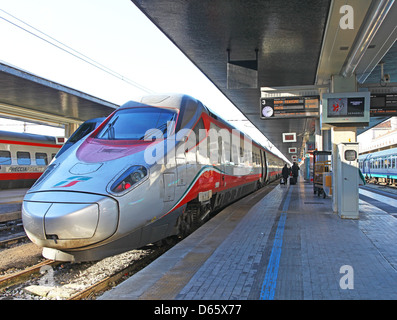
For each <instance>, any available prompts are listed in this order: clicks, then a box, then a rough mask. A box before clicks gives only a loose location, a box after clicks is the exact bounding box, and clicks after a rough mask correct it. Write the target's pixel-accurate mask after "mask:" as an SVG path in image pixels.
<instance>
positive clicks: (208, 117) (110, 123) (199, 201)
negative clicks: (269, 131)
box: [22, 95, 284, 261]
mask: <svg viewBox="0 0 397 320" xmlns="http://www.w3.org/2000/svg"><path fill="white" fill-rule="evenodd" d="M283 165H284V162H283V161H282V160H281V159H280V158H279V157H277V156H275V155H274V154H272V153H271V152H269V151H268V150H267V149H265V148H263V147H262V146H260V145H259V144H257V143H255V142H253V141H251V140H249V139H248V138H247V137H244V135H243V134H242V133H241V132H239V131H238V130H236V129H234V128H233V127H231V126H230V125H229V124H228V123H226V122H225V121H224V120H222V119H221V118H220V117H219V116H217V115H215V114H214V113H212V112H211V111H210V110H209V109H207V107H205V106H204V105H203V104H202V103H201V102H200V101H198V100H196V99H194V98H192V97H189V96H187V95H154V96H148V97H144V98H143V99H142V101H141V102H140V103H138V102H133V101H130V102H127V103H126V104H124V105H123V106H121V107H120V108H119V109H117V110H116V111H115V112H113V113H112V114H111V115H110V116H109V117H108V118H107V119H106V120H105V121H104V122H103V123H102V124H101V125H100V126H99V127H98V128H97V129H95V130H94V131H93V132H92V133H91V134H89V135H87V136H86V137H85V138H83V139H81V140H80V141H78V142H76V143H75V144H74V145H72V146H71V147H69V149H68V150H66V151H65V152H64V153H62V154H61V155H60V156H57V158H56V159H55V160H54V162H53V163H52V164H51V165H50V166H49V167H48V168H47V170H46V171H45V173H44V174H43V175H42V176H41V177H40V179H38V180H37V182H36V183H35V184H34V185H33V187H32V188H31V189H30V190H29V191H28V193H27V194H26V196H25V198H24V201H23V209H22V218H23V223H24V227H25V231H26V233H27V235H28V236H29V238H30V239H31V240H32V241H33V242H34V243H36V244H37V245H39V246H42V247H43V255H44V256H45V257H46V258H49V259H53V260H61V261H89V260H98V259H102V258H104V257H107V256H111V255H114V254H118V253H121V252H125V251H128V250H132V249H135V248H139V247H142V246H144V245H146V244H149V243H154V242H157V241H160V240H162V239H165V238H167V237H169V236H173V235H185V234H187V233H189V232H190V230H191V229H192V228H194V227H196V226H198V225H200V224H201V223H202V222H203V221H205V220H206V218H207V217H208V215H209V214H210V213H211V212H212V211H214V210H217V209H219V208H222V207H224V206H226V205H228V204H230V203H231V202H233V201H235V200H236V199H239V198H241V197H243V196H245V195H247V194H249V193H250V192H253V191H254V190H256V189H257V188H260V187H261V186H263V185H264V184H266V183H268V182H270V181H272V180H275V179H277V178H278V177H279V175H280V173H281V170H282V167H283Z"/></svg>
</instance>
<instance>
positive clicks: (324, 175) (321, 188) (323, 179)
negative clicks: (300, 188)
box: [313, 151, 332, 198]
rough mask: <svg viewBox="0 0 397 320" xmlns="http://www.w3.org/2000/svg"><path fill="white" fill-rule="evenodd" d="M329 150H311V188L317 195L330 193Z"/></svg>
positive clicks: (330, 155) (330, 154) (330, 156)
mask: <svg viewBox="0 0 397 320" xmlns="http://www.w3.org/2000/svg"><path fill="white" fill-rule="evenodd" d="M331 158H332V153H331V151H314V152H313V189H314V194H316V193H317V194H318V196H321V194H322V195H323V197H324V198H325V197H326V196H327V195H330V194H332V186H331V183H332V172H331Z"/></svg>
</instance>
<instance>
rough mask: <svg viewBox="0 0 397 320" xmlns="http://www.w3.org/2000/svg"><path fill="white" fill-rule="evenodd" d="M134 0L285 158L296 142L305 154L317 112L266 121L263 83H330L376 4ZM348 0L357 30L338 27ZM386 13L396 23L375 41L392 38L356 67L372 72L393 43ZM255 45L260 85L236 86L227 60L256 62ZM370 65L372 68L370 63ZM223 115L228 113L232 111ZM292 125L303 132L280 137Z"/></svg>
mask: <svg viewBox="0 0 397 320" xmlns="http://www.w3.org/2000/svg"><path fill="white" fill-rule="evenodd" d="M132 2H133V3H134V4H135V5H137V6H138V8H140V10H141V11H142V12H143V13H145V14H146V15H147V17H148V18H149V19H150V20H151V21H152V22H153V23H154V24H155V25H156V26H157V27H158V28H159V29H160V30H161V31H162V32H163V33H164V34H165V35H166V36H167V37H168V38H169V39H170V40H171V41H172V42H173V43H174V44H175V45H176V46H177V47H178V48H179V49H180V50H181V51H182V52H183V53H184V54H185V55H186V56H187V57H188V58H189V59H190V60H191V61H192V62H193V63H194V64H195V65H196V66H197V67H198V68H199V69H200V70H201V71H202V72H203V73H204V74H205V75H206V76H207V77H208V78H209V79H210V80H211V81H212V82H213V83H214V84H215V86H217V87H218V88H219V90H220V91H221V92H223V93H224V94H225V96H226V97H227V98H228V99H229V100H230V101H231V102H232V103H233V104H234V105H235V106H236V107H237V108H238V109H239V110H240V111H242V112H243V113H244V114H245V115H246V117H247V118H248V119H249V120H250V121H251V122H252V123H253V124H254V125H255V126H256V127H257V128H258V129H259V130H260V131H261V132H262V133H263V134H264V135H265V136H266V137H267V138H268V139H269V140H270V141H271V142H272V143H273V144H274V145H275V146H276V147H277V148H278V149H279V150H280V151H281V152H282V153H283V154H284V155H286V156H287V158H289V155H288V148H289V147H297V148H298V155H300V156H302V155H303V152H304V146H305V143H306V141H307V139H309V138H310V137H313V133H314V130H315V119H314V118H301V119H277V120H261V119H260V115H259V106H260V105H259V101H260V97H261V88H262V87H286V86H287V87H290V86H314V85H322V86H328V85H329V82H330V78H331V75H333V74H339V73H340V71H341V68H342V67H343V65H344V63H345V61H346V59H347V57H348V55H349V52H350V50H351V48H352V47H353V44H354V41H355V39H356V37H357V34H358V33H359V31H360V26H361V25H362V24H363V23H364V22H366V21H367V17H366V14H367V11H368V8H369V7H370V5H371V1H370V0H347V1H346V0H333V1H331V0H308V1H301V0H289V1H278V0H268V1H264V0H249V1H246V0H201V1H197V0H132ZM345 4H348V5H351V6H352V8H354V28H353V29H352V30H350V29H349V30H342V29H341V28H340V26H339V21H340V19H341V17H342V16H343V14H341V13H340V8H341V7H342V6H343V5H345ZM394 7H396V6H394ZM394 9H395V8H394ZM392 15H393V16H392ZM391 16H392V17H391ZM388 18H389V24H390V25H389V26H388V27H387V28H385V29H384V30H380V31H379V32H378V33H377V34H376V37H375V38H374V39H373V41H374V42H373V43H375V41H376V39H378V42H379V43H380V44H386V43H387V45H384V46H383V48H382V50H381V48H380V47H381V46H376V45H375V47H374V48H375V50H373V51H372V53H371V54H370V55H367V58H366V59H363V60H362V62H361V64H359V66H358V68H357V71H356V72H357V74H359V73H360V75H362V74H364V73H365V72H367V73H368V72H369V73H371V71H372V68H375V67H376V65H377V63H378V62H379V59H381V58H382V57H383V55H384V54H385V53H387V51H388V49H389V48H390V46H391V45H392V44H393V43H394V40H395V35H394V34H393V33H392V32H391V31H390V30H391V29H392V28H393V26H394V27H395V25H396V23H395V21H396V18H397V15H396V13H395V12H394V13H393V14H389V16H388ZM390 21H391V22H390ZM378 34H379V35H380V34H382V37H380V36H378ZM387 34H388V35H389V38H387ZM390 35H391V36H390ZM385 36H386V38H385ZM393 39H394V40H393ZM387 46H388V48H386V47H387ZM370 47H371V46H370ZM256 49H257V55H258V60H257V71H258V72H257V84H256V83H255V84H254V86H255V87H254V88H252V84H248V85H246V87H245V88H244V85H242V86H240V87H239V86H238V85H237V86H231V85H230V82H229V85H228V59H230V60H232V61H236V60H237V61H240V62H241V61H243V62H244V61H246V62H247V61H250V62H248V63H252V62H254V60H256V51H255V50H256ZM385 49H387V50H385ZM228 50H229V57H228ZM374 52H376V53H377V55H375V54H374ZM386 57H387V56H386ZM386 57H385V58H386ZM395 58H396V53H394V54H392V56H391V57H390V59H391V60H393V59H395ZM393 61H394V60H393ZM254 64H255V63H254ZM370 64H372V66H371V67H370V68H369V69H371V70H370V71H368V68H365V67H366V66H369V65H370ZM387 64H388V63H387ZM391 64H392V63H390V65H391ZM395 65H396V64H394V67H395ZM390 67H391V66H390ZM394 67H393V68H394ZM247 70H248V69H247ZM375 71H376V69H375ZM249 72H250V73H247V74H246V77H248V75H250V74H251V75H254V76H256V74H255V72H254V73H252V72H251V71H249ZM254 82H255V81H254ZM208 107H209V108H211V106H208ZM221 116H223V117H225V118H227V115H226V114H224V115H221ZM287 132H296V133H297V142H296V143H283V142H282V133H287Z"/></svg>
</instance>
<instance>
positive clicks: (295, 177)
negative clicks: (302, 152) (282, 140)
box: [291, 162, 300, 182]
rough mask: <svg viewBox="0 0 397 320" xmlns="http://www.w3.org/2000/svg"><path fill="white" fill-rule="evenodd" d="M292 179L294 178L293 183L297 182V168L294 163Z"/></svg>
mask: <svg viewBox="0 0 397 320" xmlns="http://www.w3.org/2000/svg"><path fill="white" fill-rule="evenodd" d="M291 169H292V177H293V178H294V180H295V182H296V181H297V180H298V176H299V170H300V169H299V167H298V165H297V164H296V162H294V164H293V165H292V168H291Z"/></svg>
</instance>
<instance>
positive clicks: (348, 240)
mask: <svg viewBox="0 0 397 320" xmlns="http://www.w3.org/2000/svg"><path fill="white" fill-rule="evenodd" d="M302 180H303V179H302V178H300V181H299V182H298V183H297V184H296V185H293V186H291V185H287V186H284V185H277V186H276V187H274V185H273V187H272V186H266V187H265V188H263V189H261V190H259V191H257V192H256V193H254V194H252V195H250V196H248V197H246V198H244V199H242V200H240V201H238V202H236V203H234V204H233V205H231V206H229V207H227V208H226V209H224V210H223V211H221V212H220V213H219V214H218V215H217V216H215V217H214V218H213V219H211V220H210V221H209V222H207V223H206V224H205V225H203V226H202V227H201V228H199V229H198V230H196V231H195V232H194V233H193V234H191V235H190V236H189V237H187V238H186V239H184V240H183V241H181V242H179V243H178V244H177V245H176V246H174V247H173V248H172V249H170V250H169V251H167V252H166V253H165V254H163V255H162V256H161V257H160V258H158V259H157V260H156V261H154V262H153V263H151V264H150V265H148V266H147V267H146V268H145V269H143V270H141V271H140V272H138V273H136V274H135V275H133V276H132V277H131V278H129V279H127V280H126V281H124V282H122V283H121V284H119V285H118V286H116V287H115V288H113V289H111V290H110V291H107V292H106V293H104V294H103V295H102V296H101V297H99V299H106V300H107V299H109V300H110V299H137V300H163V299H167V300H219V299H221V300H244V299H249V300H260V299H263V300H273V299H274V300H277V299H287V300H289V299H292V300H293V299H309V300H310V299H320V300H322V299H340V300H345V299H397V289H396V288H397V246H396V243H397V219H396V218H395V217H394V216H393V215H392V214H390V213H388V212H386V211H384V210H381V209H379V208H377V207H375V206H374V205H372V204H370V202H367V201H363V200H360V219H359V220H346V219H341V218H339V216H338V215H336V214H334V213H333V212H332V199H330V198H326V199H323V198H320V197H318V196H317V195H314V194H313V186H312V184H309V183H305V182H303V181H302ZM367 196H368V195H367ZM394 201H395V200H394Z"/></svg>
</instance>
